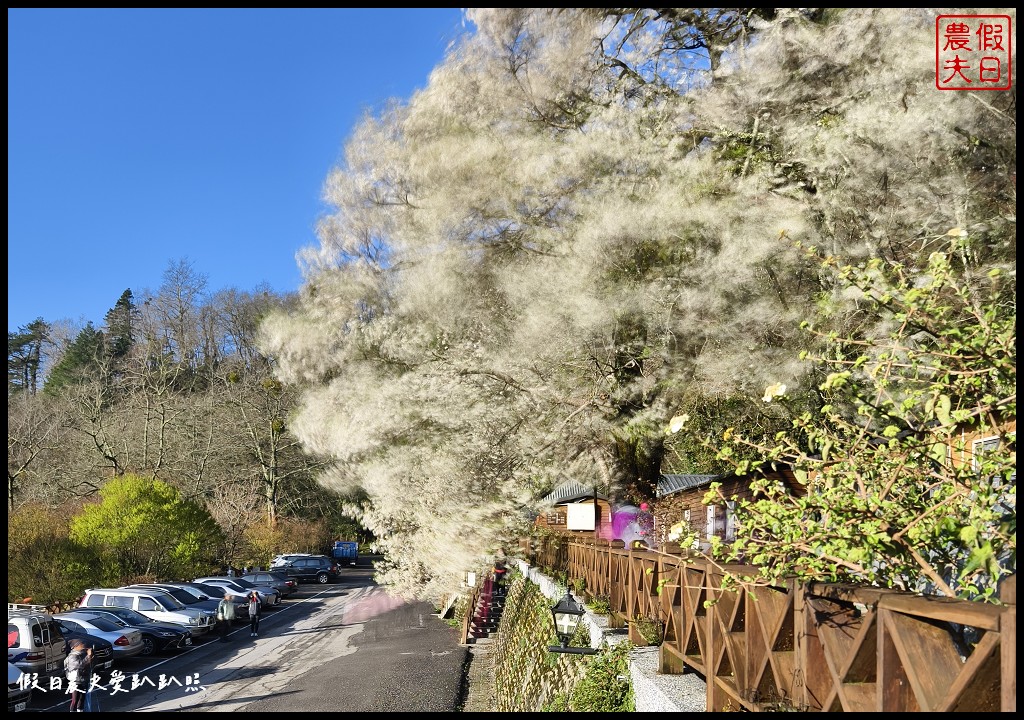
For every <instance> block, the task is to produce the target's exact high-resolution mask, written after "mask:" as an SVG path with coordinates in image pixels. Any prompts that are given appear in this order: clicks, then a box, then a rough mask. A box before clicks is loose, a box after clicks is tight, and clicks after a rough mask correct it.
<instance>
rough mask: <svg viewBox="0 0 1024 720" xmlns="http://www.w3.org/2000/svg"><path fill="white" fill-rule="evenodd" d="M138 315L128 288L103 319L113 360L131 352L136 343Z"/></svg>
mask: <svg viewBox="0 0 1024 720" xmlns="http://www.w3.org/2000/svg"><path fill="white" fill-rule="evenodd" d="M137 315H138V311H137V310H136V309H135V302H134V297H133V296H132V290H131V288H128V289H127V290H125V291H124V292H123V293H121V297H120V298H118V301H117V302H116V303H115V304H114V307H112V308H111V309H110V310H108V311H107V314H106V315H105V316H104V318H103V319H104V322H105V323H106V334H107V352H109V353H110V357H111V358H112V359H114V360H119V359H121V358H123V357H125V356H126V355H127V354H128V352H129V351H130V350H131V348H132V345H133V344H134V342H135V335H134V330H135V325H136V319H137Z"/></svg>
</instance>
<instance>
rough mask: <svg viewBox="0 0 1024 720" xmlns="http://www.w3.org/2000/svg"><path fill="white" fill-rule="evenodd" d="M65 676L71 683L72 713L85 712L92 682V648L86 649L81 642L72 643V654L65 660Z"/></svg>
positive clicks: (73, 641)
mask: <svg viewBox="0 0 1024 720" xmlns="http://www.w3.org/2000/svg"><path fill="white" fill-rule="evenodd" d="M64 675H65V677H67V679H68V683H70V689H71V707H70V710H71V712H83V711H84V710H85V708H84V707H83V706H84V703H85V694H86V692H87V691H88V690H89V684H90V683H91V682H92V648H86V647H85V643H84V642H82V641H81V640H77V639H75V640H72V641H71V652H70V653H68V656H67V657H66V658H64Z"/></svg>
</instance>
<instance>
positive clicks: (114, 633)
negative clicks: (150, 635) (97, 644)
mask: <svg viewBox="0 0 1024 720" xmlns="http://www.w3.org/2000/svg"><path fill="white" fill-rule="evenodd" d="M53 619H54V620H56V621H57V624H58V625H60V626H61V631H62V632H64V631H65V630H66V631H67V632H84V633H86V634H88V635H91V636H92V637H98V638H102V639H103V640H106V641H107V642H109V643H110V644H111V645H113V646H114V661H115V662H116V661H118V660H124V659H125V658H130V657H135V656H136V655H140V654H141V653H142V651H143V650H144V649H145V646H144V645H143V643H142V633H141V632H139V631H138V629H136V628H133V627H125V626H123V625H119V624H118V623H115V622H114V621H113V620H110V619H108V618H103V617H98V616H96V615H90V614H89V613H81V612H67V613H58V614H56V615H54V616H53Z"/></svg>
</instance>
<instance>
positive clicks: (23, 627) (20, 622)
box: [7, 603, 70, 677]
mask: <svg viewBox="0 0 1024 720" xmlns="http://www.w3.org/2000/svg"><path fill="white" fill-rule="evenodd" d="M69 650H70V648H69V647H68V646H67V642H65V638H64V636H63V635H61V632H60V627H59V626H58V625H57V622H56V621H55V620H54V619H53V616H52V615H51V614H50V613H49V611H48V610H47V609H46V607H45V606H43V605H28V604H24V603H7V662H9V663H13V664H14V665H15V666H16V667H17V668H18V669H20V670H21V671H22V672H25V673H28V674H30V675H31V674H32V673H38V674H39V676H40V677H45V676H48V675H63V673H64V658H66V657H67V655H68V651H69Z"/></svg>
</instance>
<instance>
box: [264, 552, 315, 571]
mask: <svg viewBox="0 0 1024 720" xmlns="http://www.w3.org/2000/svg"><path fill="white" fill-rule="evenodd" d="M306 557H313V554H312V553H287V554H285V555H275V556H274V559H273V560H271V561H270V569H271V570H279V569H281V568H283V567H284V566H285V565H287V564H288V562H289V561H291V560H295V559H296V558H306Z"/></svg>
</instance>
